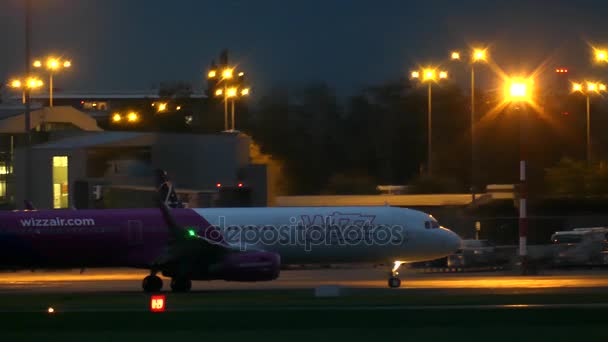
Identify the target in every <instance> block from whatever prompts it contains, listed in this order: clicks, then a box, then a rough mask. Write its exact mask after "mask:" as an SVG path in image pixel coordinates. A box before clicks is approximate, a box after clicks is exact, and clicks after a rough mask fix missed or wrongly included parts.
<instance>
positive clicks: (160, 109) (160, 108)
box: [156, 102, 167, 113]
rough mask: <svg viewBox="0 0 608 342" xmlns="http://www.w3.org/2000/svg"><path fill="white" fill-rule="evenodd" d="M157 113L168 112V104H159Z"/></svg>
mask: <svg viewBox="0 0 608 342" xmlns="http://www.w3.org/2000/svg"><path fill="white" fill-rule="evenodd" d="M156 111H157V112H158V113H162V112H166V111H167V103H166V102H161V103H159V104H158V107H156Z"/></svg>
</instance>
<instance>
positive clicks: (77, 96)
mask: <svg viewBox="0 0 608 342" xmlns="http://www.w3.org/2000/svg"><path fill="white" fill-rule="evenodd" d="M205 97H207V96H206V95H205V94H197V93H193V94H190V96H189V97H188V98H193V99H194V98H205ZM14 98H15V99H19V100H20V99H21V97H16V96H15V97H14ZM48 98H49V95H48V94H34V95H31V99H32V100H48ZM159 98H161V97H160V96H159V95H158V93H157V92H156V93H154V92H116V93H112V92H108V93H55V94H53V99H61V100H65V99H68V100H142V99H153V100H156V99H159Z"/></svg>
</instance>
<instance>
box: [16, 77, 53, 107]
mask: <svg viewBox="0 0 608 342" xmlns="http://www.w3.org/2000/svg"><path fill="white" fill-rule="evenodd" d="M43 85H44V83H43V82H42V81H41V80H39V79H37V78H35V77H29V78H27V79H24V80H20V79H14V80H11V81H10V83H9V87H11V88H13V89H21V90H22V92H21V102H22V103H23V104H25V92H26V91H27V90H30V91H31V90H33V89H37V88H40V87H42V86H43Z"/></svg>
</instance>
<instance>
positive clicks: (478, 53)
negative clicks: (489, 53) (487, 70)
mask: <svg viewBox="0 0 608 342" xmlns="http://www.w3.org/2000/svg"><path fill="white" fill-rule="evenodd" d="M485 60H486V50H483V49H474V50H473V61H474V62H477V61H485Z"/></svg>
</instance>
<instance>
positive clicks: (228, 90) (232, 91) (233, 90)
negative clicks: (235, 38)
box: [226, 88, 236, 97]
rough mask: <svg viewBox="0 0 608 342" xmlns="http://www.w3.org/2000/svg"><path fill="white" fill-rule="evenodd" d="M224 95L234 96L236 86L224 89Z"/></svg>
mask: <svg viewBox="0 0 608 342" xmlns="http://www.w3.org/2000/svg"><path fill="white" fill-rule="evenodd" d="M226 96H228V97H235V96H236V88H228V89H227V90H226Z"/></svg>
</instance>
